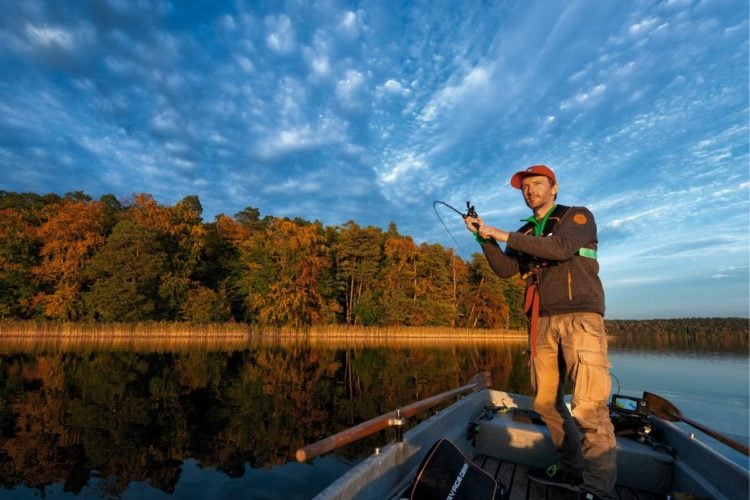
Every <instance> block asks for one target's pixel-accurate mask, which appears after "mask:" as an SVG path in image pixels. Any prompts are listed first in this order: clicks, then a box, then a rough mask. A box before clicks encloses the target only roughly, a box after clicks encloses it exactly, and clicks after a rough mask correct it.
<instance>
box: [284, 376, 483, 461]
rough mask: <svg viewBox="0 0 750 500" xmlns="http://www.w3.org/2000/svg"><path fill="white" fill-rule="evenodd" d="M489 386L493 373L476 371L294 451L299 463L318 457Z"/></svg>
mask: <svg viewBox="0 0 750 500" xmlns="http://www.w3.org/2000/svg"><path fill="white" fill-rule="evenodd" d="M490 385H491V376H490V372H481V373H477V374H476V375H474V377H472V379H471V380H470V381H469V383H468V384H466V385H462V386H461V387H457V388H456V389H451V390H450V391H445V392H442V393H440V394H437V395H435V396H432V397H429V398H426V399H423V400H421V401H417V402H416V403H411V404H410V405H407V406H404V407H403V408H400V409H398V410H393V411H390V412H388V413H385V414H383V415H380V416H379V417H375V418H372V419H370V420H368V421H366V422H362V423H361V424H359V425H355V426H354V427H350V428H349V429H346V430H344V431H341V432H339V433H337V434H334V435H332V436H329V437H327V438H325V439H321V440H320V441H317V442H315V443H312V444H309V445H307V446H305V447H303V448H300V449H298V450H297V452H296V453H295V458H296V459H297V461H298V462H305V461H307V460H310V459H311V458H314V457H317V456H318V455H322V454H323V453H327V452H329V451H331V450H334V449H336V448H338V447H340V446H344V445H345V444H349V443H352V442H354V441H357V440H359V439H362V438H364V437H367V436H369V435H371V434H374V433H376V432H378V431H380V430H382V429H385V428H386V427H388V426H389V425H391V423H392V422H394V421H395V420H400V419H402V418H409V417H412V416H414V415H417V414H418V413H421V412H423V411H425V410H427V409H429V408H432V407H433V406H436V405H439V404H440V403H443V402H445V401H447V400H448V399H450V398H452V397H454V396H457V395H459V394H461V393H463V392H466V391H469V390H474V391H476V390H479V389H482V388H485V387H489V386H490Z"/></svg>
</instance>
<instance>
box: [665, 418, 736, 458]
mask: <svg viewBox="0 0 750 500" xmlns="http://www.w3.org/2000/svg"><path fill="white" fill-rule="evenodd" d="M673 415H674V414H673ZM674 416H675V417H677V415H674ZM677 418H679V419H680V420H682V421H683V422H685V423H686V424H688V425H692V426H693V427H695V428H696V429H698V430H701V431H703V432H705V433H706V434H708V435H709V436H711V437H712V438H714V439H716V440H717V441H721V442H722V443H724V444H725V445H727V446H729V447H731V448H734V449H735V450H737V451H739V452H741V453H744V454H745V456H750V449H748V447H747V446H745V445H744V444H742V443H738V442H737V441H735V440H734V439H732V438H730V437H728V436H725V435H723V434H719V433H718V432H716V431H715V430H713V429H709V428H708V427H706V426H705V425H702V424H700V423H698V422H696V421H695V420H692V419H689V418H687V417H685V416H680V417H677Z"/></svg>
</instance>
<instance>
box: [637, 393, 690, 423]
mask: <svg viewBox="0 0 750 500" xmlns="http://www.w3.org/2000/svg"><path fill="white" fill-rule="evenodd" d="M643 400H644V401H646V405H647V407H648V410H649V411H650V412H651V413H653V414H654V415H656V416H657V417H659V418H660V419H662V420H668V421H670V422H678V421H680V420H681V419H682V413H680V410H679V409H677V407H676V406H675V405H673V404H672V403H670V402H669V401H667V400H666V399H664V398H663V397H661V396H658V395H656V394H653V393H651V392H644V393H643Z"/></svg>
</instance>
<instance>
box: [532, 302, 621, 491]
mask: <svg viewBox="0 0 750 500" xmlns="http://www.w3.org/2000/svg"><path fill="white" fill-rule="evenodd" d="M536 343H537V345H536V356H535V357H533V358H532V360H531V383H532V385H533V386H534V389H535V391H536V398H535V399H534V409H535V410H536V411H537V412H538V413H539V414H540V415H541V417H542V419H543V420H544V422H545V423H546V424H547V427H548V428H549V432H550V435H551V436H552V441H553V442H554V444H555V447H556V448H557V452H558V457H559V461H560V465H561V466H562V467H563V468H568V469H574V470H578V471H581V472H582V475H583V484H582V488H583V489H585V490H586V491H589V492H591V493H594V494H596V495H598V496H600V497H602V498H617V496H616V494H615V480H616V475H617V467H616V461H615V460H616V443H615V435H614V428H613V426H612V421H611V420H610V417H609V409H608V407H607V402H608V400H609V393H610V388H611V381H610V378H609V367H610V365H609V359H608V358H607V336H606V333H605V330H604V318H602V316H601V315H599V314H596V313H570V314H558V315H554V316H542V317H540V318H539V333H538V337H537V342H536ZM566 380H570V381H571V382H572V383H573V400H572V402H571V407H572V409H573V416H571V414H570V412H569V411H568V408H567V406H566V405H565V403H564V401H563V394H564V390H565V384H566Z"/></svg>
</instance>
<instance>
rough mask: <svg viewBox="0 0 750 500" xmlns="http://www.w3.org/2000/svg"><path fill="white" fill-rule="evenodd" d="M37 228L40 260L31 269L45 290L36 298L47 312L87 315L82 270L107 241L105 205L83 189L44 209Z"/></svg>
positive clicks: (51, 315) (66, 317)
mask: <svg viewBox="0 0 750 500" xmlns="http://www.w3.org/2000/svg"><path fill="white" fill-rule="evenodd" d="M41 216H42V219H43V221H44V222H43V223H42V225H41V226H40V227H39V228H38V229H37V235H38V238H39V241H40V243H41V247H40V249H39V258H40V260H39V263H38V264H37V265H36V266H34V267H33V268H32V270H31V273H32V276H33V277H34V279H35V280H36V282H37V283H38V285H39V286H40V288H41V290H40V291H39V292H38V293H37V294H36V296H35V297H34V302H35V303H36V304H38V305H39V307H40V308H41V309H42V311H43V313H44V316H46V317H48V318H52V319H60V320H77V319H81V318H82V317H83V316H85V311H84V307H83V302H82V298H81V281H82V280H81V271H82V269H83V268H84V266H85V265H86V263H87V261H88V260H89V259H91V258H92V256H93V255H94V254H95V253H96V251H97V250H98V249H99V248H101V247H102V245H103V244H104V242H105V239H106V236H107V233H108V231H109V229H110V228H109V227H107V224H106V222H107V221H106V217H105V210H104V206H103V205H102V203H100V202H95V201H90V200H89V199H87V198H86V197H85V196H82V195H81V194H80V193H76V196H71V197H67V198H66V199H65V200H63V201H62V202H61V203H58V204H54V205H48V206H46V207H45V208H44V209H42V215H41Z"/></svg>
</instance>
